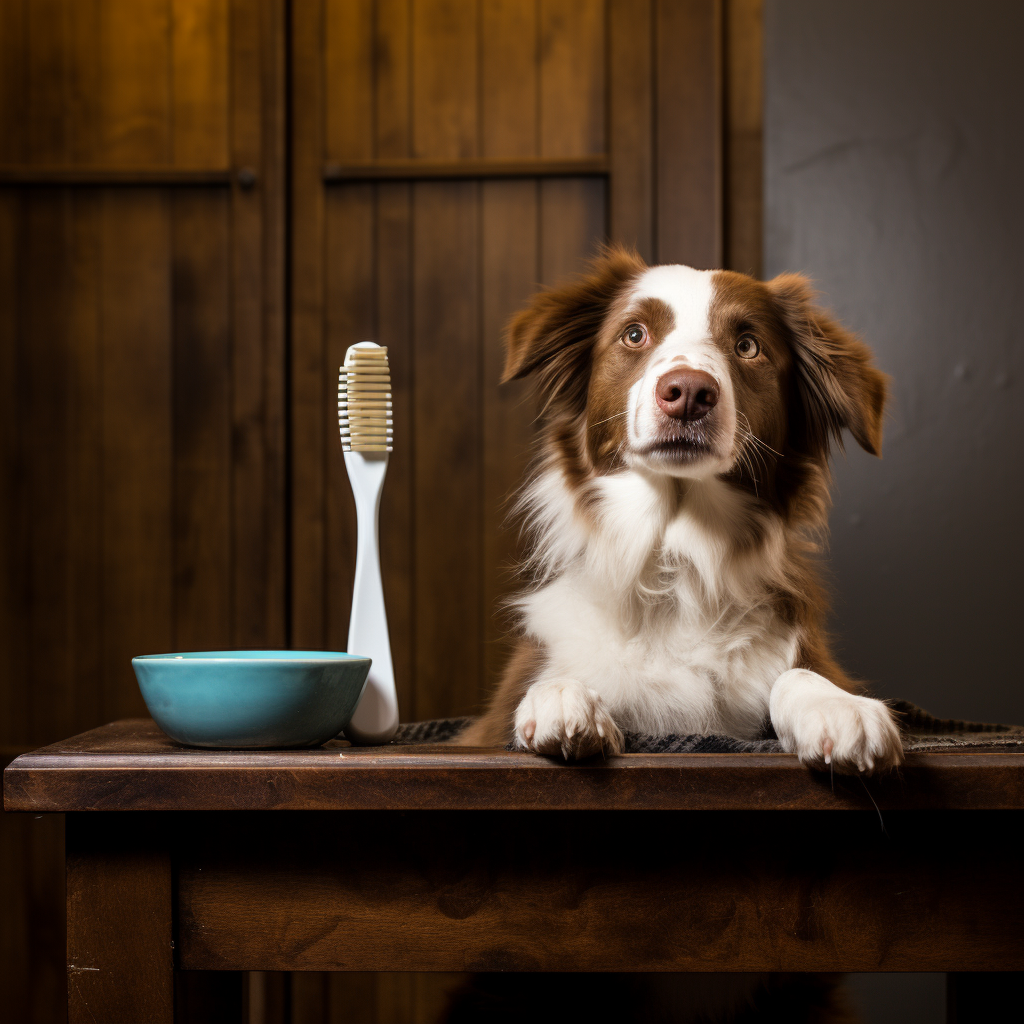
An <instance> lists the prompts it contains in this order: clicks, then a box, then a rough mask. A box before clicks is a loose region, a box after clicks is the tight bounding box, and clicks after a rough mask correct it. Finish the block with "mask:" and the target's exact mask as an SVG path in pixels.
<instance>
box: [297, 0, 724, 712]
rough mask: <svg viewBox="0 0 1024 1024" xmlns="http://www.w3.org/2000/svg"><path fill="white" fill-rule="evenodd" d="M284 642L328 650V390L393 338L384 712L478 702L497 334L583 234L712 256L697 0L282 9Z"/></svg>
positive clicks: (707, 6)
mask: <svg viewBox="0 0 1024 1024" xmlns="http://www.w3.org/2000/svg"><path fill="white" fill-rule="evenodd" d="M294 19H295V22H294V31H293V47H294V53H295V59H294V69H295V77H294V85H293V96H294V107H293V109H294V123H293V126H292V133H293V134H292V139H293V153H294V177H293V211H294V235H293V260H292V266H293V277H292V288H293V302H294V305H293V319H292V332H293V334H292V363H291V365H292V402H293V424H294V435H293V436H294V441H295V448H294V470H295V472H294V490H293V495H292V501H293V504H292V510H293V511H292V523H293V529H294V533H293V540H294V557H293V574H292V593H293V602H294V603H293V608H294V640H295V643H296V645H297V646H311V647H319V646H326V647H329V648H344V646H345V642H346V636H347V623H348V611H349V600H350V593H351V586H352V571H353V561H354V542H355V523H354V512H353V507H352V503H351V498H350V494H349V488H348V482H347V479H346V476H345V471H344V466H343V462H342V460H341V458H340V450H339V446H338V440H337V430H336V424H335V422H334V408H335V402H334V398H333V391H334V387H335V381H336V378H337V368H338V365H339V364H340V363H341V361H342V359H343V357H344V352H345V349H346V348H347V347H348V346H349V345H350V344H352V343H353V342H356V341H360V340H363V339H373V340H376V341H379V342H380V343H381V344H384V345H387V346H388V348H389V353H390V358H391V363H392V375H393V381H394V419H395V451H394V454H393V456H392V460H391V464H390V468H389V470H388V478H387V481H386V484H385V489H384V498H383V505H382V509H381V553H382V560H383V564H384V573H385V590H386V597H387V602H388V613H389V621H390V627H391V636H392V646H393V652H394V660H395V671H396V677H397V683H398V688H399V701H400V705H401V712H402V717H403V719H405V720H411V719H423V718H430V717H435V716H439V715H451V714H466V713H469V712H472V711H473V710H474V709H475V708H476V707H478V705H479V702H480V700H481V698H482V697H483V695H484V694H485V693H486V691H487V689H488V687H489V685H490V684H491V683H492V682H493V681H494V679H495V676H496V674H497V672H498V671H499V670H500V666H501V662H502V660H503V656H504V651H503V645H502V643H501V635H502V623H501V620H500V618H499V616H497V615H496V611H497V609H498V606H499V604H500V601H501V599H502V598H503V597H504V596H505V595H507V594H508V592H509V590H510V588H511V587H512V585H513V581H512V579H511V575H510V567H511V565H512V563H513V562H514V559H515V555H516V538H517V534H516V531H515V530H514V529H509V528H507V527H505V526H503V519H504V517H505V513H506V512H507V504H506V503H507V499H508V496H509V495H510V493H511V492H512V490H513V489H514V487H515V485H516V484H517V482H518V481H519V480H520V479H521V477H522V475H523V472H524V469H525V468H526V465H527V462H528V458H529V450H530V440H531V422H532V419H533V410H532V408H531V405H530V403H529V401H528V400H527V399H526V397H525V389H524V387H522V386H505V387H501V388H499V386H498V380H499V377H500V373H501V367H502V349H501V332H502V327H503V325H504V323H505V322H506V321H507V319H508V317H509V316H510V315H511V314H512V313H513V312H514V311H515V310H516V308H517V307H519V306H520V305H521V304H522V303H523V301H524V300H525V299H526V298H527V297H528V296H529V295H530V294H531V293H532V292H533V290H534V289H535V288H536V287H538V286H539V285H542V284H551V283H554V282H556V281H558V280H560V279H562V278H564V277H566V276H567V275H570V274H573V273H575V272H577V271H579V270H581V269H582V268H583V263H584V260H585V259H586V257H587V256H589V255H592V254H593V253H594V251H595V250H596V248H597V247H598V245H599V244H600V243H601V242H602V241H604V240H605V239H609V238H611V239H616V240H621V241H624V242H627V243H630V244H634V245H636V246H637V247H638V249H639V250H640V252H641V254H642V255H644V256H645V257H646V258H648V259H652V260H656V261H659V262H686V263H690V264H692V265H695V266H699V267H713V266H720V265H721V261H722V247H723V216H722V204H723V198H722V197H723V176H722V109H721V104H722V98H721V97H722V86H721V74H722V70H721V58H722V42H721V33H722V24H721V20H722V19H721V11H720V9H719V4H718V3H716V2H714V0H671V2H670V0H608V2H607V3H602V2H598V0H540V2H534V0H529V2H525V0H503V2H486V3H479V4H478V3H467V2H464V0H413V2H412V3H407V2H405V0H401V2H394V0H376V2H375V0H315V2H308V3H303V4H302V5H298V6H296V7H295V9H294Z"/></svg>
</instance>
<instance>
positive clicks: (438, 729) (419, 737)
mask: <svg viewBox="0 0 1024 1024" xmlns="http://www.w3.org/2000/svg"><path fill="white" fill-rule="evenodd" d="M888 703H889V706H890V707H891V708H892V709H893V711H895V712H896V715H897V717H898V718H899V721H900V728H901V730H902V732H903V746H904V749H905V750H907V751H924V750H956V749H963V748H966V747H994V746H996V747H1018V746H1024V726H1020V725H991V724H988V723H984V722H961V721H958V720H956V719H953V718H935V717H934V716H933V715H930V714H928V712H927V711H923V710H922V709H921V708H919V707H917V705H915V704H911V703H910V702H909V701H905V700H894V701H889V702H888ZM472 721H473V719H472V718H435V719H433V720H431V721H428V722H408V723H406V724H404V725H400V726H399V727H398V732H397V733H396V734H395V738H394V740H393V741H392V742H393V743H401V744H413V743H444V742H446V741H448V740H451V739H453V738H454V737H455V736H456V735H458V733H459V732H461V731H462V730H463V729H465V728H466V726H468V725H469V724H470V723H471V722H472ZM624 739H625V752H626V753H627V754H744V753H750V754H775V753H779V752H781V750H782V747H781V746H780V744H779V741H778V740H777V739H775V738H774V737H770V736H766V737H765V738H764V739H757V740H738V739H734V738H733V737H732V736H698V735H691V736H681V735H677V734H671V735H668V736H646V735H644V734H643V733H636V732H627V733H624ZM509 749H511V747H509Z"/></svg>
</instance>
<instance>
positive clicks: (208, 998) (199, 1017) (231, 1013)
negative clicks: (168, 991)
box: [174, 971, 247, 1024]
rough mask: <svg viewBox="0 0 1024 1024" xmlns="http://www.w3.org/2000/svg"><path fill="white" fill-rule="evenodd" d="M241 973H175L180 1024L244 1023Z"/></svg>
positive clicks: (176, 1009)
mask: <svg viewBox="0 0 1024 1024" xmlns="http://www.w3.org/2000/svg"><path fill="white" fill-rule="evenodd" d="M246 978H247V975H246V974H244V973H243V972H242V971H175V973H174V1019H175V1021H176V1022H177V1024H243V1015H242V1008H243V1006H244V1002H245V1000H244V998H243V984H244V982H245V980H246Z"/></svg>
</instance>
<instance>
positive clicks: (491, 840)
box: [178, 810, 1024, 972]
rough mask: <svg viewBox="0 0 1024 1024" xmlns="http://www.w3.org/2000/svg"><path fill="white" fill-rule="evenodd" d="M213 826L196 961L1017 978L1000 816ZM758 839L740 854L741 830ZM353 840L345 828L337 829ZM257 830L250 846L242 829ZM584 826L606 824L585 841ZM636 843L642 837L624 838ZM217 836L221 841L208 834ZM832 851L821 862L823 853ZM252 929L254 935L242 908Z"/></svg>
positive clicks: (185, 859) (194, 851) (188, 877)
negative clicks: (1002, 973) (986, 838)
mask: <svg viewBox="0 0 1024 1024" xmlns="http://www.w3.org/2000/svg"><path fill="white" fill-rule="evenodd" d="M621 813H622V812H616V814H615V816H614V817H610V816H609V815H608V814H600V813H576V814H550V813H543V812H541V813H533V814H530V813H522V814H517V815H515V817H514V820H511V821H510V819H509V815H508V814H507V813H479V814H476V813H467V812H465V811H458V812H453V813H450V814H447V815H446V814H432V815H414V816H398V815H393V814H389V813H388V812H383V813H378V814H373V813H372V812H371V813H368V814H356V815H355V816H346V817H345V819H344V820H341V819H340V818H339V817H338V816H337V815H298V816H297V820H296V822H295V824H294V827H292V828H290V829H288V830H274V831H273V832H268V830H267V829H266V826H265V823H264V822H263V821H261V820H257V819H254V818H251V817H250V816H247V815H240V816H239V817H238V820H235V821H230V822H228V821H226V820H224V819H218V820H217V821H215V822H212V823H211V826H210V829H209V831H208V832H204V833H203V834H200V833H198V831H197V832H194V833H192V834H191V835H190V836H189V839H188V842H187V845H185V846H184V847H183V849H182V852H181V857H180V861H179V864H180V867H179V870H178V894H179V900H180V905H179V918H178V920H179V933H178V939H179V944H180V955H181V963H182V965H183V966H184V967H186V968H190V969H200V968H201V969H224V970H230V969H238V968H251V967H258V968H262V969H268V970H274V969H282V968H284V967H289V968H295V967H301V968H303V969H306V970H331V969H333V970H366V969H373V968H384V969H391V970H394V969H395V968H397V967H401V968H406V969H417V970H427V971H429V970H446V971H452V970H456V971H458V970H501V971H537V970H554V971H559V970H560V971H659V972H661V971H834V970H843V971H849V970H854V971H936V970H939V971H946V970H950V969H954V968H955V969H957V970H961V971H965V970H1011V971H1012V970H1019V969H1020V968H1021V967H1022V966H1024V943H1022V942H1021V937H1020V929H1019V927H1018V922H1017V920H1016V917H1015V915H1014V914H1013V913H1003V912H1001V911H1002V909H1003V908H1017V907H1019V906H1020V905H1021V899H1022V898H1024V883H1022V881H1021V878H1020V872H1019V870H1018V857H1017V851H1016V850H1015V849H1014V847H1013V844H995V845H994V846H993V845H981V844H978V843H977V842H976V841H975V837H976V835H977V834H979V833H985V834H991V835H1001V834H1013V833H1014V832H1015V828H1016V825H1017V822H1016V820H1015V815H1016V812H1012V813H1010V814H1007V813H983V812H966V813H964V814H951V813H949V812H939V813H937V814H927V813H913V814H900V813H897V812H892V813H889V814H887V815H886V828H885V830H884V831H882V830H880V829H879V827H878V818H877V815H875V813H874V811H873V810H869V811H863V812H859V813H851V814H843V815H836V814H816V813H813V812H812V813H808V812H801V813H799V814H793V813H787V812H784V811H782V812H773V813H772V814H769V815H754V816H752V815H749V814H729V813H723V814H717V815H713V816H712V817H711V818H709V819H707V820H704V818H703V817H702V819H701V824H702V825H703V826H705V827H704V828H702V829H701V830H700V842H697V843H695V842H693V838H694V822H693V820H692V819H691V818H690V817H689V816H680V815H674V816H673V815H666V814H663V813H660V814H656V815H652V814H647V813H644V812H630V813H629V814H628V817H629V822H628V824H629V830H628V835H626V836H624V835H623V832H622V825H623V822H622V820H621ZM752 833H756V834H757V835H758V837H759V841H760V842H759V853H758V856H757V857H756V858H752V857H751V855H750V849H749V838H750V836H751V834H752ZM353 834H357V835H359V836H360V841H359V842H358V843H352V842H351V841H350V838H351V836H352V835H353ZM248 836H251V837H252V840H251V841H239V840H240V839H242V840H244V839H245V837H248ZM594 836H602V837H604V839H603V841H601V842H595V841H594ZM644 836H646V837H650V840H649V841H647V842H644V841H643V840H638V839H637V837H644ZM221 837H222V838H221ZM822 850H827V851H828V853H827V855H823V854H822ZM254 916H255V917H257V918H258V919H259V921H260V922H261V927H260V928H259V929H252V928H251V927H248V926H247V925H248V923H249V922H251V921H252V919H253V917H254Z"/></svg>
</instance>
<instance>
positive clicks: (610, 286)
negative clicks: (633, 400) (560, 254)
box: [502, 246, 646, 409]
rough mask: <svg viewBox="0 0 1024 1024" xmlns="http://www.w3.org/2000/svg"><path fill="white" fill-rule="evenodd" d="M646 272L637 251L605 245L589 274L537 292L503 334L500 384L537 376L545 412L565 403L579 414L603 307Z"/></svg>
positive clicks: (584, 400) (606, 309)
mask: <svg viewBox="0 0 1024 1024" xmlns="http://www.w3.org/2000/svg"><path fill="white" fill-rule="evenodd" d="M645 269H646V264H645V263H644V261H643V260H642V259H641V258H640V257H639V256H638V255H637V254H636V252H634V251H632V250H630V249H625V248H622V247H621V246H610V247H608V248H606V249H605V250H604V251H603V252H602V253H601V254H600V255H599V256H598V257H597V258H596V259H595V260H594V261H593V263H592V264H591V266H590V271H589V273H587V274H585V275H584V276H582V277H580V278H578V279H577V280H575V281H571V282H569V283H568V284H564V285H560V286H558V287H557V288H549V289H545V290H544V291H542V292H538V293H537V294H536V295H535V296H534V297H533V300H532V301H531V302H530V305H529V306H527V308H526V309H524V310H523V311H522V312H521V313H518V314H516V316H515V317H513V319H512V321H511V322H510V323H509V325H508V328H507V330H506V332H505V373H504V375H503V376H502V383H504V382H505V381H510V380H515V379H516V378H518V377H525V376H526V375H527V374H530V373H534V372H536V374H537V379H538V386H539V388H540V391H541V394H542V395H543V397H544V407H545V408H547V407H548V406H550V405H551V403H552V402H553V401H555V400H556V399H557V400H566V401H568V402H569V403H570V404H571V405H572V406H573V407H576V406H579V408H580V409H582V407H583V405H584V404H585V403H586V392H587V383H588V380H589V377H590V351H591V348H592V347H593V344H594V342H595V341H596V340H597V335H598V332H599V331H600V329H601V324H602V323H603V322H604V318H605V315H606V313H607V312H608V307H609V306H610V305H611V303H612V302H613V301H614V299H615V297H616V296H617V295H618V294H619V293H620V292H621V291H622V289H623V288H624V287H625V286H626V285H627V284H628V283H629V282H630V281H631V280H632V279H633V278H635V277H636V276H637V275H638V274H640V273H641V272H642V271H644V270H645Z"/></svg>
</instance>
